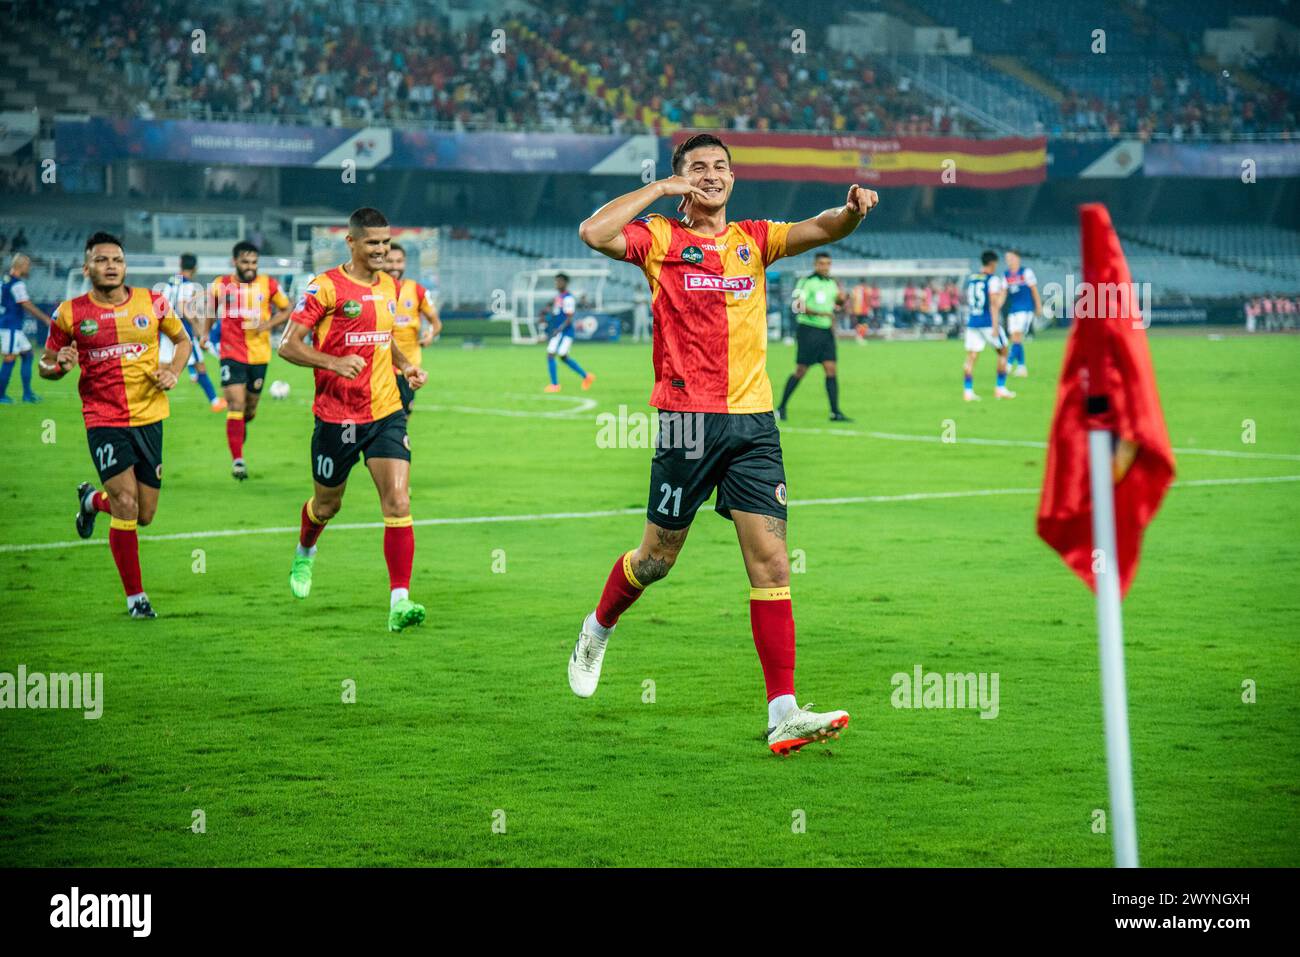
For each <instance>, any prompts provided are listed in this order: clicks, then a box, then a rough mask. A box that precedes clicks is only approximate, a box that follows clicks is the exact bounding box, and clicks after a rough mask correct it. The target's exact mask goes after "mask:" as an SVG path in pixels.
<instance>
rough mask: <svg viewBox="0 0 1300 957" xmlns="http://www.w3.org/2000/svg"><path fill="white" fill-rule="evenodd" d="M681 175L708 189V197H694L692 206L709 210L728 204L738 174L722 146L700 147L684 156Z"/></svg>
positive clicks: (706, 191) (700, 187) (714, 210)
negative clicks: (704, 198)
mask: <svg viewBox="0 0 1300 957" xmlns="http://www.w3.org/2000/svg"><path fill="white" fill-rule="evenodd" d="M678 175H679V176H684V177H686V179H687V180H688V181H689V182H690V184H691V185H692V186H695V187H697V188H698V189H701V190H703V191H704V192H705V194H706V195H707V196H708V199H707V200H701V199H692V200H691V205H692V206H695V207H696V208H697V209H703V210H704V211H706V212H716V211H717V210H719V209H722V208H723V207H724V206H726V205H727V200H728V199H730V198H731V189H732V187H733V186H735V185H736V177H735V175H734V174H733V173H732V172H731V161H730V160H729V159H727V151H726V150H724V149H723V148H722V147H721V146H697V147H696V148H695V149H693V150H691V151H690V152H688V153H686V154H685V155H684V156H683V157H682V161H681V169H680V170H678Z"/></svg>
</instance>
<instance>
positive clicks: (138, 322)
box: [135, 316, 149, 329]
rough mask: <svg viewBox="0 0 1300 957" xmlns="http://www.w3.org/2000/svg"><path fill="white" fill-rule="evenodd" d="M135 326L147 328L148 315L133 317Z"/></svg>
mask: <svg viewBox="0 0 1300 957" xmlns="http://www.w3.org/2000/svg"><path fill="white" fill-rule="evenodd" d="M135 327H136V328H137V329H148V328H149V317H148V316H136V317H135Z"/></svg>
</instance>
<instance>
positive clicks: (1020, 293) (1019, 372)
mask: <svg viewBox="0 0 1300 957" xmlns="http://www.w3.org/2000/svg"><path fill="white" fill-rule="evenodd" d="M1002 277H1003V279H1005V280H1006V283H1007V331H1008V332H1009V333H1011V357H1010V362H1009V365H1010V368H1011V374H1012V375H1013V376H1017V377H1018V378H1021V379H1023V378H1025V377H1026V376H1028V375H1029V369H1028V367H1027V366H1026V365H1025V333H1027V332H1032V331H1033V328H1034V320H1035V319H1036V318H1038V317H1039V316H1041V315H1042V314H1043V300H1042V299H1041V298H1040V297H1039V295H1038V277H1037V276H1035V275H1034V271H1033V270H1032V269H1030V268H1029V267H1028V266H1022V265H1021V264H1020V253H1019V252H1017V251H1016V250H1014V249H1008V250H1007V271H1006V272H1005V273H1003V274H1002Z"/></svg>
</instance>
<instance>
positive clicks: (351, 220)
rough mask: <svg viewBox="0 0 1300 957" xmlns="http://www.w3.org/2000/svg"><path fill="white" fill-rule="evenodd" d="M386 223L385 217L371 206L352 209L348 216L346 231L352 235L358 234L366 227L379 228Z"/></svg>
mask: <svg viewBox="0 0 1300 957" xmlns="http://www.w3.org/2000/svg"><path fill="white" fill-rule="evenodd" d="M387 225H388V219H387V217H385V216H384V214H383V213H381V212H380V211H379V210H377V209H375V208H374V207H373V206H362V207H361V208H360V209H354V210H353V211H352V215H351V216H349V217H348V232H349V233H350V234H351V235H353V236H360V235H361V234H362V232H364V231H365V230H367V229H380V228H382V227H384V226H387Z"/></svg>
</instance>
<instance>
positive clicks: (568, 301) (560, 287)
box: [543, 273, 596, 392]
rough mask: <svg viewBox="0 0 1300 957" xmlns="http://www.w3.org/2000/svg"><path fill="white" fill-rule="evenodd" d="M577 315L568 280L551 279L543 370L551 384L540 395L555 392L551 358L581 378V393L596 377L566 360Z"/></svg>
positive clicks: (556, 384) (557, 388)
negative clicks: (549, 310)
mask: <svg viewBox="0 0 1300 957" xmlns="http://www.w3.org/2000/svg"><path fill="white" fill-rule="evenodd" d="M577 311H578V301H577V300H576V299H574V298H573V293H571V292H569V277H568V276H566V275H565V274H564V273H556V275H555V299H554V300H553V301H552V302H551V317H550V319H549V320H548V321H547V323H546V334H547V335H548V336H550V339H549V340H548V341H547V343H546V368H547V371H548V372H550V374H551V384H550V385H548V386H547V387H546V388H545V389H544V390H543V391H545V392H559V391H560V379H559V375H558V373H557V372H556V368H555V357H556V356H559V357H560V359H561V361H562V362H563V363H564V364H565V365H566V366H568V367H569V368H570V369H572V370H573V371H574V372H576V373H578V375H580V376H582V387H583V389H590V388H591V384H592V383H593V382H595V381H596V377H595V376H594V375H592V374H591V373H590V372H584V371H583V370H582V366H580V365H578V363H576V362H574V361H573V360H572V359H570V358H569V350H570V349H571V348H573V315H574V313H575V312H577Z"/></svg>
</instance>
